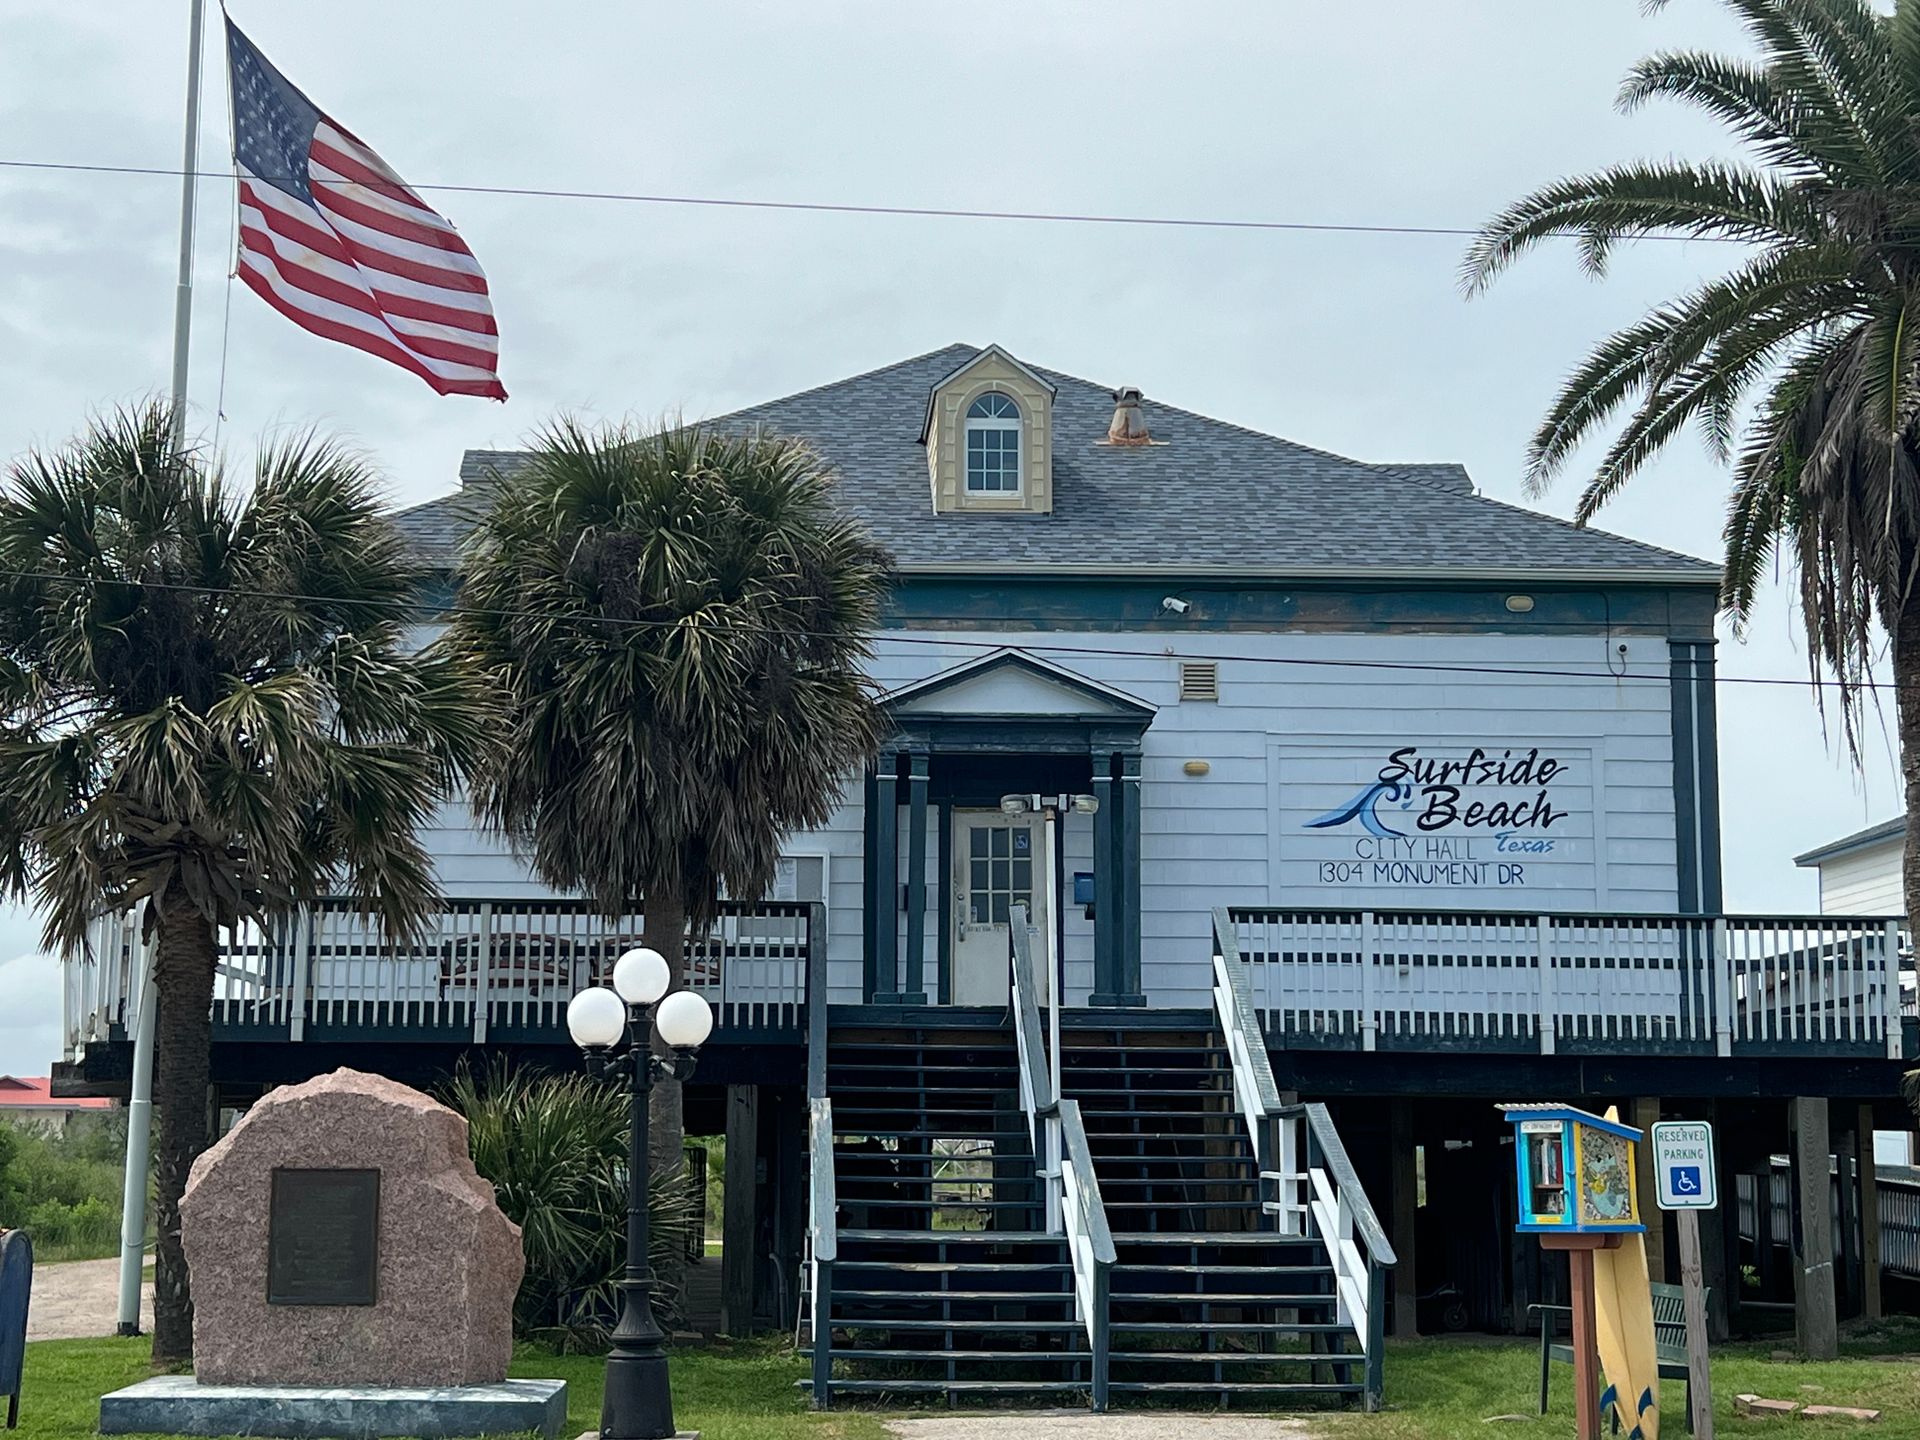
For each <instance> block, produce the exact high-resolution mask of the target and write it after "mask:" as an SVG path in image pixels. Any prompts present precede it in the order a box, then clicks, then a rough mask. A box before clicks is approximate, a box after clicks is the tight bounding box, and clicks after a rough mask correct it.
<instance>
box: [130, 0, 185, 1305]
mask: <svg viewBox="0 0 1920 1440" xmlns="http://www.w3.org/2000/svg"><path fill="white" fill-rule="evenodd" d="M205 22H206V0H193V6H192V18H191V19H190V20H189V22H188V28H189V29H190V30H191V32H192V37H191V39H190V41H189V42H188V43H189V47H190V48H189V49H188V51H187V138H186V147H185V157H186V158H185V160H184V161H183V162H182V164H181V166H180V169H181V172H182V174H181V176H180V281H179V284H178V286H177V287H176V288H175V290H174V301H173V443H174V446H175V448H178V447H180V446H182V445H184V444H185V443H186V438H187V332H188V329H189V327H190V326H191V324H192V323H193V200H194V181H195V180H196V179H197V178H198V177H196V176H195V174H194V171H196V170H198V169H199V168H200V166H199V161H200V155H199V149H200V51H201V49H202V46H201V32H202V31H203V29H204V28H205ZM150 950H151V947H150V946H145V945H142V944H141V943H140V942H138V941H135V943H134V947H133V954H134V963H135V965H136V966H137V967H138V971H139V973H138V974H137V975H136V976H135V977H133V978H132V980H130V982H129V983H130V985H131V987H132V992H133V995H134V996H137V997H138V1000H139V1007H138V1010H137V1011H136V1016H137V1021H136V1024H137V1028H136V1031H135V1040H134V1047H133V1100H132V1103H131V1104H130V1105H129V1107H128V1110H127V1154H126V1162H125V1169H124V1170H123V1172H122V1174H121V1181H122V1189H123V1194H122V1204H121V1216H120V1315H119V1325H118V1331H119V1333H120V1334H122V1335H138V1334H139V1333H140V1292H141V1289H142V1284H141V1278H140V1277H141V1271H142V1269H143V1268H144V1267H143V1262H144V1261H145V1259H146V1249H147V1236H146V1229H147V1164H148V1161H147V1156H148V1153H149V1152H148V1142H149V1135H150V1130H151V1126H152V1123H153V1102H152V1094H153V1016H154V1011H155V1010H156V1009H157V1008H158V1007H157V1003H156V999H155V996H154V982H153V974H152V971H151V969H150V968H149V967H150V965H151V963H152V955H151V954H150V953H149V952H150Z"/></svg>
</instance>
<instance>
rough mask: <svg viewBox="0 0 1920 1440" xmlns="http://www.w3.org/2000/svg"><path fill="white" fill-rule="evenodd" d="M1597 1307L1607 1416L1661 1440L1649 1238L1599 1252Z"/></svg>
mask: <svg viewBox="0 0 1920 1440" xmlns="http://www.w3.org/2000/svg"><path fill="white" fill-rule="evenodd" d="M1619 1118H1620V1116H1619V1113H1618V1111H1617V1109H1616V1108H1615V1107H1613V1106H1609V1107H1607V1119H1609V1120H1615V1121H1617V1120H1618V1119H1619ZM1593 1308H1594V1319H1595V1325H1594V1329H1595V1331H1596V1333H1597V1338H1598V1340H1599V1342H1600V1369H1601V1370H1602V1371H1603V1372H1604V1373H1605V1375H1606V1377H1607V1388H1606V1389H1605V1390H1604V1391H1603V1392H1602V1393H1601V1396H1600V1411H1601V1414H1603V1415H1604V1414H1605V1413H1606V1411H1607V1409H1608V1407H1609V1406H1611V1407H1613V1408H1614V1409H1615V1410H1616V1411H1617V1412H1618V1414H1619V1416H1620V1433H1621V1434H1622V1435H1623V1436H1625V1437H1627V1440H1660V1365H1659V1361H1658V1359H1657V1358H1656V1355H1655V1351H1654V1338H1653V1290H1652V1288H1651V1287H1650V1286H1649V1284H1648V1283H1647V1237H1646V1236H1645V1235H1644V1234H1636V1235H1622V1236H1621V1237H1620V1243H1619V1245H1617V1246H1615V1247H1614V1248H1613V1249H1610V1250H1596V1251H1594V1252H1593Z"/></svg>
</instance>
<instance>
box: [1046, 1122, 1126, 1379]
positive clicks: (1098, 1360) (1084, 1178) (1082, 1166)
mask: <svg viewBox="0 0 1920 1440" xmlns="http://www.w3.org/2000/svg"><path fill="white" fill-rule="evenodd" d="M1058 1110H1059V1116H1060V1139H1061V1152H1060V1153H1061V1163H1060V1178H1061V1185H1062V1190H1063V1193H1064V1197H1065V1204H1064V1205H1063V1206H1062V1211H1063V1214H1064V1217H1065V1223H1066V1230H1067V1253H1068V1255H1069V1257H1070V1258H1071V1259H1072V1261H1073V1290H1074V1298H1075V1300H1076V1301H1077V1302H1078V1304H1079V1308H1080V1321H1081V1324H1083V1325H1084V1326H1086V1330H1087V1342H1088V1345H1089V1347H1090V1348H1091V1350H1092V1353H1093V1408H1094V1410H1095V1411H1103V1410H1105V1409H1106V1408H1107V1368H1108V1365H1107V1362H1108V1352H1109V1351H1110V1349H1111V1348H1112V1347H1111V1345H1110V1344H1109V1341H1108V1322H1109V1304H1108V1296H1109V1294H1110V1290H1111V1285H1112V1273H1113V1266H1114V1260H1115V1253H1114V1248H1113V1232H1112V1231H1111V1230H1110V1229H1108V1227H1107V1207H1106V1202H1105V1201H1103V1200H1102V1199H1101V1198H1100V1177H1099V1175H1098V1174H1097V1173H1096V1172H1095V1170H1094V1168H1093V1150H1092V1147H1090V1146H1089V1145H1088V1144H1087V1128H1086V1125H1085V1123H1084V1122H1083V1121H1082V1120H1081V1118H1080V1102H1079V1101H1078V1100H1066V1099H1062V1100H1061V1101H1060V1103H1059V1106H1058Z"/></svg>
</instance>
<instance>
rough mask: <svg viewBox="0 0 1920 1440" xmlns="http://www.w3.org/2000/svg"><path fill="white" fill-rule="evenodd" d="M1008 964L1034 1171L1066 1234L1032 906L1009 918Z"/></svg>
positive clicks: (1055, 1225)
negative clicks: (1030, 929) (1030, 915)
mask: <svg viewBox="0 0 1920 1440" xmlns="http://www.w3.org/2000/svg"><path fill="white" fill-rule="evenodd" d="M1007 918H1008V920H1009V922H1010V923H1009V924H1008V926H1007V962H1008V965H1009V967H1010V974H1009V986H1010V991H1011V999H1012V1009H1013V1046H1014V1050H1015V1052H1016V1053H1017V1055H1018V1058H1019V1062H1020V1108H1021V1110H1022V1111H1023V1112H1025V1114H1026V1117H1027V1138H1028V1139H1029V1140H1030V1141H1032V1143H1033V1163H1034V1170H1035V1172H1036V1173H1037V1174H1038V1175H1039V1177H1040V1179H1041V1181H1042V1183H1043V1184H1044V1185H1045V1187H1046V1191H1045V1194H1046V1201H1045V1205H1046V1213H1047V1230H1048V1232H1049V1233H1050V1234H1054V1235H1058V1234H1059V1233H1060V1223H1061V1222H1060V1204H1061V1197H1060V1115H1059V1110H1058V1107H1056V1106H1055V1104H1054V1100H1055V1098H1056V1097H1055V1096H1054V1093H1053V1081H1052V1079H1051V1078H1050V1077H1049V1072H1048V1068H1047V1048H1046V1041H1045V1040H1044V1039H1043V1038H1042V1032H1041V1028H1040V1004H1039V991H1038V989H1037V988H1036V987H1035V984H1034V974H1033V942H1032V939H1031V938H1030V936H1029V935H1028V933H1027V931H1028V925H1027V908H1026V906H1024V905H1015V906H1014V907H1013V909H1012V911H1011V912H1010V914H1009V915H1008V917H1007Z"/></svg>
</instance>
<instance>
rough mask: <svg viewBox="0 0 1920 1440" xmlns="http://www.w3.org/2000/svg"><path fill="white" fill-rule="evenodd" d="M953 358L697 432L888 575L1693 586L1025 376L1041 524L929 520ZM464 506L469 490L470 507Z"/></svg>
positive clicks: (1475, 503)
mask: <svg viewBox="0 0 1920 1440" xmlns="http://www.w3.org/2000/svg"><path fill="white" fill-rule="evenodd" d="M978 353H979V351H978V350H977V349H976V347H974V346H971V345H950V346H948V347H946V348H945V349H943V350H936V351H933V352H932V353H930V354H926V355H921V356H917V357H916V358H914V359H911V360H903V361H901V362H900V363H898V364H895V365H889V366H886V367H884V368H883V369H879V370H873V371H870V372H868V373H867V374H864V375H856V376H853V377H852V378H850V379H846V380H838V381H835V382H834V383H832V384H830V385H822V386H820V387H818V388H817V389H813V390H805V391H802V392H801V393H799V394H797V395H789V396H787V397H786V398H785V399H781V400H773V401H769V402H767V403H766V404H763V405H755V406H752V407H750V408H748V409H745V410H737V411H735V412H733V413H732V414H731V415H725V416H720V417H718V418H717V419H716V420H715V422H714V423H716V424H720V425H725V426H727V427H729V428H731V427H739V426H748V425H756V426H763V427H766V428H768V429H771V430H775V431H778V432H781V433H785V434H790V435H796V436H800V437H804V438H805V439H807V440H808V441H810V442H812V444H813V445H814V446H815V448H817V449H818V450H819V451H820V453H821V454H822V455H824V456H825V457H826V459H827V460H829V461H830V462H831V463H832V464H833V465H834V466H835V467H836V468H837V469H838V471H839V472H840V500H841V503H842V504H843V505H844V506H845V507H846V508H847V510H849V511H850V512H851V513H852V514H854V515H855V516H857V517H858V518H859V519H860V520H862V521H863V522H865V524H866V525H867V526H868V528H869V529H870V530H871V531H872V532H873V534H874V536H875V538H876V539H878V540H879V541H880V542H881V543H882V544H884V545H886V546H887V547H888V548H889V549H890V550H892V551H893V553H894V556H895V558H896V560H897V561H898V562H899V563H900V566H901V568H902V569H903V570H908V571H913V570H959V571H966V570H988V571H990V570H996V569H1004V568H1008V567H1012V566H1018V567H1020V568H1023V569H1026V568H1043V569H1054V570H1065V571H1095V572H1109V573H1110V572H1114V571H1126V570H1153V571H1162V572H1164V571H1174V570H1182V571H1227V572H1233V573H1241V574H1247V575H1255V574H1300V575H1327V576H1342V577H1346V576H1352V577H1365V576H1385V575H1395V574H1408V573H1421V572H1426V573H1435V574H1444V573H1447V572H1454V573H1459V572H1462V571H1476V570H1477V571H1480V572H1486V571H1489V570H1492V571H1497V572H1499V573H1501V574H1503V575H1511V576H1512V577H1513V578H1516V579H1517V578H1520V577H1522V576H1525V575H1539V576H1548V575H1555V574H1564V575H1567V576H1569V577H1575V576H1580V577H1589V578H1640V579H1648V580H1661V581H1667V582H1679V583H1707V582H1711V581H1712V580H1713V579H1714V578H1715V577H1716V575H1717V573H1718V572H1717V571H1716V570H1715V569H1714V567H1713V566H1711V565H1708V564H1706V563H1704V562H1703V561H1700V560H1696V559H1693V558H1692V557H1690V556H1686V555H1680V554H1676V553H1674V552H1673V551H1670V550H1663V549H1660V548H1659V547H1657V546H1653V545H1647V544H1643V543H1641V542H1640V541H1637V540H1628V539H1625V538H1623V537H1621V536H1617V535H1609V534H1607V533H1606V532H1604V531H1599V530H1592V529H1580V528H1578V527H1576V526H1573V525H1571V524H1568V523H1567V522H1566V521H1563V520H1558V519H1555V518H1554V517H1552V516H1549V515H1542V514H1539V513H1538V512H1536V511H1532V510H1525V509H1522V508H1520V507H1518V506H1514V505H1507V504H1503V503H1502V502H1500V501H1497V500H1492V499H1489V498H1487V497H1485V496H1482V495H1476V494H1475V493H1474V492H1473V484H1472V481H1471V480H1469V479H1468V477H1467V472H1466V471H1465V470H1464V469H1463V468H1462V467H1461V466H1459V465H1448V464H1387V465H1370V464H1365V463H1363V462H1361V461H1358V460H1349V459H1345V458H1343V457H1341V456H1338V455H1331V454H1328V453H1327V452H1326V451H1323V450H1314V449H1311V448H1309V447H1308V446H1305V445H1297V444H1295V443H1293V442H1292V441H1290V440H1281V439H1278V438H1276V437H1274V436H1271V435H1263V434H1260V433H1259V432H1257V431H1253V430H1248V429H1244V428H1242V427H1241V426H1238V425H1230V424H1227V423H1226V422H1224V421H1220V420H1214V419H1210V418H1208V417H1207V416H1204V415H1196V414H1194V413H1192V412H1191V411H1187V410H1177V409H1174V408H1172V407H1171V406H1167V405H1159V404H1155V403H1154V402H1153V399H1152V397H1151V396H1149V397H1148V399H1147V402H1146V407H1145V413H1146V416H1147V420H1148V423H1149V426H1150V427H1151V430H1152V434H1153V438H1154V439H1155V440H1156V441H1159V442H1164V443H1161V444H1155V445H1153V446H1151V447H1145V448H1124V447H1115V446H1107V445H1101V444H1098V443H1096V442H1098V441H1100V440H1103V439H1104V438H1105V437H1106V433H1107V423H1108V421H1109V419H1110V418H1111V416H1112V413H1113V400H1112V392H1111V390H1110V389H1109V388H1108V387H1106V386H1103V385H1096V384H1094V383H1092V382H1091V381H1087V380H1082V379H1079V378H1077V377H1075V376H1072V375H1063V374H1060V373H1058V372H1056V371H1052V370H1046V369H1044V368H1042V367H1039V366H1035V367H1033V368H1034V369H1035V371H1036V372H1037V373H1038V374H1040V375H1042V376H1044V377H1045V378H1046V379H1047V380H1049V381H1051V382H1052V383H1053V384H1055V385H1056V386H1057V387H1058V392H1057V394H1056V396H1055V398H1054V414H1053V431H1054V439H1053V447H1054V448H1053V485H1054V509H1053V513H1052V514H1050V515H1009V514H984V515H983V514H950V515H936V514H934V513H933V507H932V502H931V499H930V498H929V491H928V482H927V461H926V452H925V451H924V450H923V449H922V448H921V446H920V444H919V438H918V437H919V433H920V425H921V422H922V420H923V418H924V416H925V413H926V404H927V394H928V390H929V387H930V386H932V385H933V384H934V383H935V382H936V381H938V380H940V379H941V378H943V377H944V376H946V375H948V374H950V373H951V372H952V371H953V370H954V369H955V368H956V367H958V366H960V365H962V364H964V363H965V362H966V361H967V360H969V359H970V358H972V357H973V356H974V355H976V354H978ZM523 458H524V457H523V456H522V454H521V452H519V451H511V450H470V451H468V452H467V454H466V457H465V459H464V460H463V461H462V463H461V466H460V478H461V483H462V485H463V487H465V488H464V490H463V492H462V493H460V494H456V495H451V496H446V497H443V498H441V499H438V500H430V501H428V502H427V503H426V504H424V505H418V506H415V507H413V508H412V509H410V510H406V511H403V512H401V514H400V515H399V516H398V520H399V523H400V525H401V528H402V529H403V530H404V531H405V532H406V534H408V535H409V536H410V537H411V538H412V539H413V541H414V543H415V544H416V545H418V546H419V548H420V551H421V554H422V557H423V558H425V559H427V560H429V561H433V562H436V563H442V564H447V563H451V562H452V561H453V559H454V558H455V556H456V552H457V549H458V545H459V541H460V538H461V536H462V535H464V534H465V532H466V530H467V528H468V524H469V523H470V522H469V520H468V518H467V517H469V516H470V515H471V514H472V512H473V510H474V507H475V504H476V502H482V501H484V496H485V487H486V484H487V482H488V480H489V479H490V478H492V477H496V476H499V475H503V474H507V473H510V472H511V471H512V470H514V469H515V468H517V467H518V466H519V465H520V464H521V463H522V462H523ZM476 492H478V493H476Z"/></svg>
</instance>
